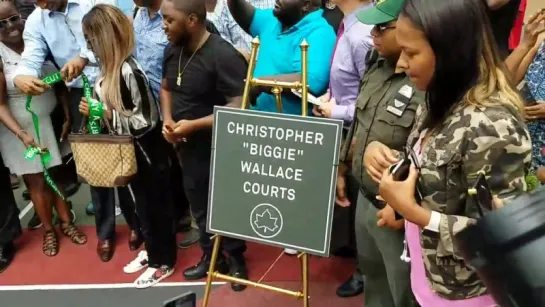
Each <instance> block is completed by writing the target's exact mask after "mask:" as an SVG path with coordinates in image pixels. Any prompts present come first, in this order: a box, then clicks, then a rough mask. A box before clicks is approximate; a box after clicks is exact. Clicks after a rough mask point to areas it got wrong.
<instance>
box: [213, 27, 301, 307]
mask: <svg viewBox="0 0 545 307" xmlns="http://www.w3.org/2000/svg"><path fill="white" fill-rule="evenodd" d="M300 47H301V82H281V81H276V80H260V79H256V78H254V77H253V75H254V70H255V65H256V58H257V51H258V49H259V38H257V37H256V38H254V39H253V40H252V52H251V54H250V61H249V67H248V72H247V74H246V83H245V85H244V94H243V96H242V106H241V109H247V108H248V104H249V95H250V87H251V86H265V87H270V88H271V92H272V93H273V94H274V97H275V100H276V108H277V110H278V112H279V113H282V91H283V89H285V88H288V89H295V90H301V94H302V101H301V110H302V112H301V113H302V114H301V115H302V116H307V113H308V97H307V94H308V43H307V42H306V41H305V40H304V41H303V42H302V43H301V45H300ZM212 239H213V240H214V247H213V249H212V258H211V260H210V268H209V270H208V279H207V281H206V288H205V292H204V299H203V305H202V306H203V307H207V306H208V301H209V299H210V291H211V290H212V281H213V280H214V279H222V280H225V281H228V282H232V283H237V284H242V285H246V286H249V287H254V288H260V289H264V290H268V291H272V292H276V293H281V294H285V295H289V296H292V297H295V298H297V299H303V306H304V307H309V306H310V304H309V292H308V261H309V255H308V254H307V253H301V254H299V259H301V274H302V281H303V290H302V291H293V290H288V289H283V288H279V287H274V286H270V285H267V284H263V283H259V282H253V281H250V280H246V279H240V278H236V277H232V276H229V275H226V274H221V273H219V272H217V271H216V261H217V259H218V253H219V252H220V246H221V236H219V235H215V236H214V237H213V238H212Z"/></svg>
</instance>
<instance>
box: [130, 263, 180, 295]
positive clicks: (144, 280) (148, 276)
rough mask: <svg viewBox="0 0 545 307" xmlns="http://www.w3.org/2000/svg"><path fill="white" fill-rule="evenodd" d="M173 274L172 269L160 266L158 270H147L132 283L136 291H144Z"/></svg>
mask: <svg viewBox="0 0 545 307" xmlns="http://www.w3.org/2000/svg"><path fill="white" fill-rule="evenodd" d="M172 273H174V268H169V267H167V266H166V265H163V266H161V267H160V268H158V269H155V268H148V269H147V270H146V271H145V272H144V273H142V275H140V277H138V279H137V280H136V281H135V282H134V285H135V287H136V288H137V289H145V288H149V287H153V286H155V285H156V284H158V283H159V282H160V281H161V280H163V279H165V278H167V277H169V276H170V275H172Z"/></svg>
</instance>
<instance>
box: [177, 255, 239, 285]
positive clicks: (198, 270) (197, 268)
mask: <svg viewBox="0 0 545 307" xmlns="http://www.w3.org/2000/svg"><path fill="white" fill-rule="evenodd" d="M211 257H212V256H211V255H208V254H203V256H202V257H201V261H199V263H197V264H196V265H194V266H192V267H190V268H188V269H186V270H185V271H184V277H185V279H187V280H198V279H202V278H205V277H206V276H207V275H208V269H210V258H211ZM216 271H218V272H220V273H221V274H227V273H228V272H229V266H228V265H227V262H226V261H225V258H224V257H223V255H218V260H217V261H216Z"/></svg>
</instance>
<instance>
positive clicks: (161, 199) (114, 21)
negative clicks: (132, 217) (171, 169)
mask: <svg viewBox="0 0 545 307" xmlns="http://www.w3.org/2000/svg"><path fill="white" fill-rule="evenodd" d="M83 34H84V36H85V39H86V40H87V43H88V45H89V48H90V49H91V50H92V51H93V52H94V54H95V55H96V56H97V58H98V59H99V65H100V76H99V78H98V79H97V82H96V84H95V92H96V97H97V99H98V100H99V101H100V102H102V104H103V107H104V110H105V112H104V114H105V116H106V117H107V120H108V121H110V124H111V127H112V129H113V130H115V131H116V132H117V133H119V134H125V135H126V134H131V135H133V136H134V137H135V149H136V160H137V164H138V173H137V175H136V177H135V178H134V179H133V180H132V182H131V183H130V185H129V187H124V188H119V189H118V193H119V198H120V202H132V201H134V203H135V207H136V213H137V215H138V218H139V221H140V225H141V229H142V230H143V231H142V232H143V236H144V240H145V251H141V252H140V253H139V254H138V256H137V257H136V259H135V260H134V261H132V262H131V263H130V264H128V265H127V266H125V268H124V271H125V272H126V273H136V272H138V271H140V270H143V269H146V268H147V269H146V270H145V271H144V273H143V274H142V275H141V276H140V277H139V278H138V279H137V280H136V281H135V286H136V287H137V288H147V287H151V286H153V285H155V284H156V283H158V282H160V281H161V280H163V279H164V278H166V277H168V276H170V275H171V274H172V273H173V272H174V264H175V261H176V241H175V240H176V237H175V233H174V224H173V220H172V201H171V198H170V195H171V193H169V191H170V181H169V178H170V176H169V173H168V161H169V160H168V156H167V153H166V146H167V144H166V142H165V141H164V139H163V137H162V134H161V124H160V123H159V116H158V114H159V113H158V109H157V105H156V103H155V100H154V96H153V94H152V90H151V88H150V86H149V82H148V79H147V77H146V75H145V74H144V71H143V69H142V68H141V66H140V64H138V63H137V62H136V60H135V59H134V58H133V57H132V52H133V50H134V45H135V41H134V31H133V28H132V25H131V23H130V21H129V20H128V19H127V17H126V16H125V15H124V14H123V12H122V11H121V10H119V9H118V8H116V7H114V6H111V5H104V4H100V5H97V6H95V7H93V8H92V9H91V11H89V13H87V15H85V17H84V18H83ZM80 112H81V113H82V114H84V115H86V116H89V103H88V101H86V100H85V99H83V100H82V101H81V104H80ZM121 207H122V208H123V206H121Z"/></svg>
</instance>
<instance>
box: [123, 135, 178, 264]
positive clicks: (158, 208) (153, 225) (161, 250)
mask: <svg viewBox="0 0 545 307" xmlns="http://www.w3.org/2000/svg"><path fill="white" fill-rule="evenodd" d="M169 147H170V146H169V144H168V143H167V142H166V141H165V140H164V138H163V136H162V134H161V126H160V125H158V126H157V127H156V128H155V129H154V130H153V131H151V132H149V133H148V134H147V135H145V136H144V137H143V138H141V139H139V140H137V141H136V148H135V149H136V162H137V164H138V173H137V174H136V176H135V178H134V179H133V180H132V181H131V183H130V185H129V186H130V188H131V190H132V192H133V193H134V199H135V208H136V214H137V216H138V219H139V221H140V227H141V229H142V233H143V235H144V240H145V242H146V243H145V244H146V251H147V252H148V258H149V265H150V267H154V268H157V267H159V266H161V265H167V266H169V267H174V265H175V264H176V251H177V247H176V232H175V227H174V225H175V224H174V218H173V216H174V214H173V212H174V209H173V204H172V194H171V190H172V187H171V180H170V164H169V157H168V149H169ZM120 201H121V199H120Z"/></svg>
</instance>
